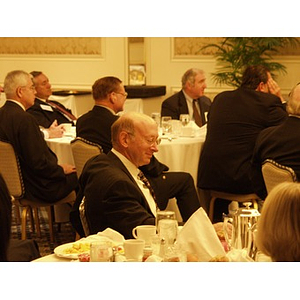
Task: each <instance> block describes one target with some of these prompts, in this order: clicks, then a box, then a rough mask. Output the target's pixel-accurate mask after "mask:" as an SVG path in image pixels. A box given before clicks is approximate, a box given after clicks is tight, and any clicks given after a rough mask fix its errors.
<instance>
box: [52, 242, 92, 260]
mask: <svg viewBox="0 0 300 300" xmlns="http://www.w3.org/2000/svg"><path fill="white" fill-rule="evenodd" d="M85 243H86V242H80V243H67V244H63V245H60V246H57V247H56V248H55V249H54V253H55V255H56V256H58V257H63V258H69V259H78V255H79V254H82V253H90V251H89V250H88V251H85V252H80V253H79V252H78V253H65V251H66V250H67V249H68V248H72V246H73V245H74V244H85Z"/></svg>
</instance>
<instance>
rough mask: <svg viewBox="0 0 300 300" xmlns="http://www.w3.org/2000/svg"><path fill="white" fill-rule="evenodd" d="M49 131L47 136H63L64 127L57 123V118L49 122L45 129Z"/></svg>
mask: <svg viewBox="0 0 300 300" xmlns="http://www.w3.org/2000/svg"><path fill="white" fill-rule="evenodd" d="M46 130H47V131H48V133H49V138H50V139H51V138H60V137H62V136H63V134H64V132H65V129H64V127H63V125H57V120H54V122H53V123H52V124H51V126H50V127H49V128H47V129H46Z"/></svg>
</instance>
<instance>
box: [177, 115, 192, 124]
mask: <svg viewBox="0 0 300 300" xmlns="http://www.w3.org/2000/svg"><path fill="white" fill-rule="evenodd" d="M190 120H191V118H190V115H189V114H181V115H180V121H181V124H182V126H186V125H188V124H189V123H190Z"/></svg>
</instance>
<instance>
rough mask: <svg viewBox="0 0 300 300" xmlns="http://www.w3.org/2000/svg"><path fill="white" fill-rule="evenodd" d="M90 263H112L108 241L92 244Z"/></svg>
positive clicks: (111, 253)
mask: <svg viewBox="0 0 300 300" xmlns="http://www.w3.org/2000/svg"><path fill="white" fill-rule="evenodd" d="M90 261H91V262H109V261H113V248H112V243H111V242H109V241H97V242H92V243H91V247H90Z"/></svg>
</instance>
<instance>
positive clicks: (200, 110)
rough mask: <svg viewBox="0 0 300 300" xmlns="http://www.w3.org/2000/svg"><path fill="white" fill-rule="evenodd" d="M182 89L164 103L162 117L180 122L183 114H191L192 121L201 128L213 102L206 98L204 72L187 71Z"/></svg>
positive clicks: (182, 81)
mask: <svg viewBox="0 0 300 300" xmlns="http://www.w3.org/2000/svg"><path fill="white" fill-rule="evenodd" d="M181 84H182V89H181V91H180V92H178V93H176V94H174V95H172V96H171V97H169V98H167V99H166V100H164V101H163V103H162V106H161V116H170V117H172V119H175V120H179V119H180V115H181V114H189V115H190V118H191V120H194V121H195V123H196V124H197V125H198V126H199V127H201V126H203V125H205V124H206V122H207V115H208V112H209V110H210V106H211V101H210V99H209V98H207V97H206V96H204V90H205V88H206V77H205V74H204V71H203V70H200V69H196V68H192V69H189V70H187V71H186V72H185V73H184V74H183V76H182V79H181Z"/></svg>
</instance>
